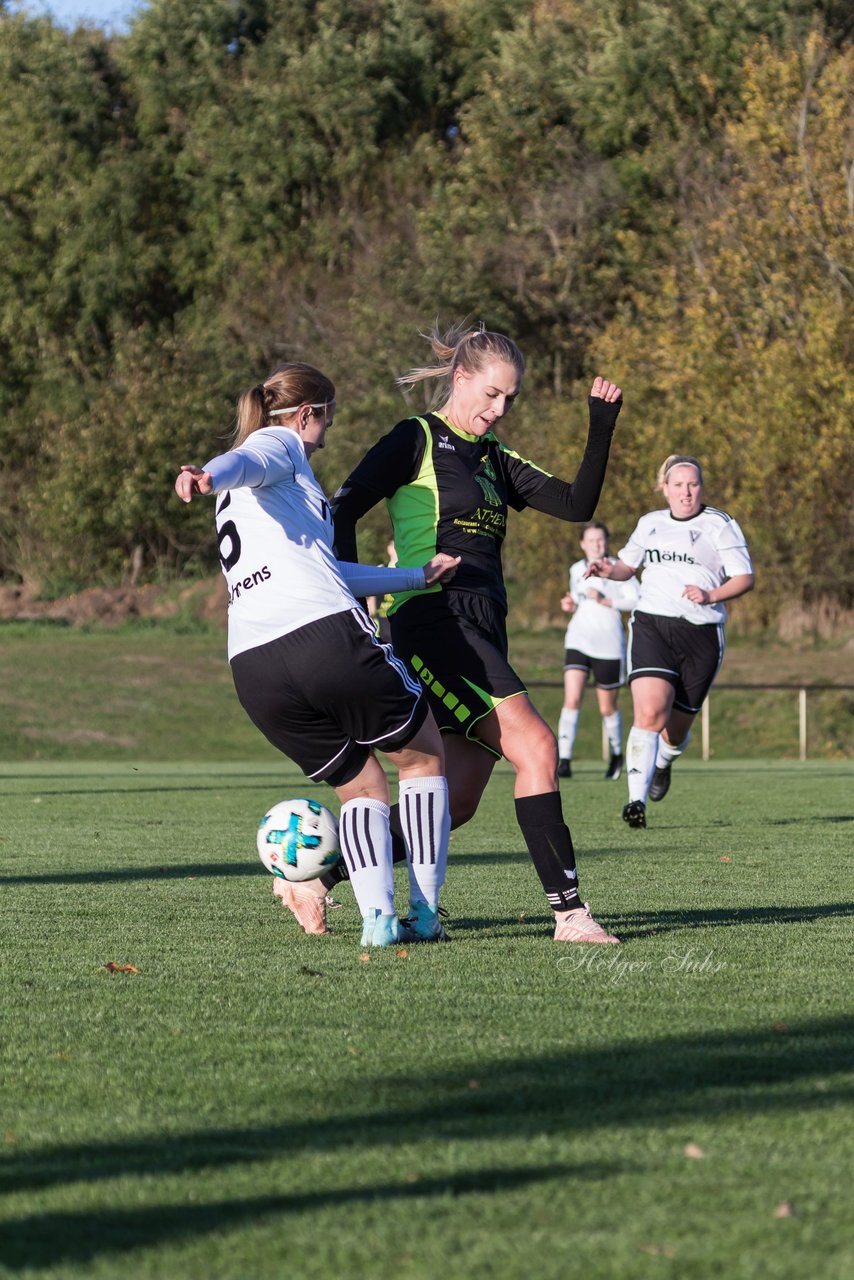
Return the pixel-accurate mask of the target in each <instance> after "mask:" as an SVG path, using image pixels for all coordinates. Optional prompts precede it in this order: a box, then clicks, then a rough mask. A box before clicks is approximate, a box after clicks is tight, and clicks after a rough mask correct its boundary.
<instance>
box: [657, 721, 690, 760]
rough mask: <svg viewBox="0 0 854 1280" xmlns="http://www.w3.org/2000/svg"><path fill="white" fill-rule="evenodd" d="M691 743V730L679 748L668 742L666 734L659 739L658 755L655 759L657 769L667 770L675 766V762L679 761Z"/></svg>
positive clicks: (660, 735)
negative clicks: (672, 765) (669, 766)
mask: <svg viewBox="0 0 854 1280" xmlns="http://www.w3.org/2000/svg"><path fill="white" fill-rule="evenodd" d="M690 741H691V730H690V729H689V730H688V732H687V733H686V734H685V737H684V739H683V741H682V742H680V743H679V745H678V746H674V744H673V743H672V742H666V741H665V739H664V734H659V737H658V754H657V755H656V757H655V767H656V769H666V768H667V766H668V765H669V764H673V761H674V760H678V759H679V757H680V756H681V754H682V752H683V751H684V750H685V748H686V747H687V745H688V743H689V742H690Z"/></svg>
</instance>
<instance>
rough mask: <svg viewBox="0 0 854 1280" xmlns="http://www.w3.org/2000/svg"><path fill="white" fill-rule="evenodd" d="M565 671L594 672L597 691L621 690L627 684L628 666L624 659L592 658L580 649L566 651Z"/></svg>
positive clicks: (564, 653)
mask: <svg viewBox="0 0 854 1280" xmlns="http://www.w3.org/2000/svg"><path fill="white" fill-rule="evenodd" d="M563 669H564V671H592V672H593V683H594V684H595V686H596V688H597V689H619V687H620V685H621V684H625V683H626V664H625V663H624V662H623V659H622V658H591V657H590V654H589V653H582V652H581V650H580V649H564V651H563Z"/></svg>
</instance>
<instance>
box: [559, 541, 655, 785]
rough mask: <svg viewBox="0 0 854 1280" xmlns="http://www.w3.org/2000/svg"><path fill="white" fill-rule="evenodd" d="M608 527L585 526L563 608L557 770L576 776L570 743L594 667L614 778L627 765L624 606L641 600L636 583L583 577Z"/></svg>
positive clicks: (602, 548)
mask: <svg viewBox="0 0 854 1280" xmlns="http://www.w3.org/2000/svg"><path fill="white" fill-rule="evenodd" d="M608 538H609V534H608V530H607V528H606V526H605V525H604V524H602V522H601V520H591V521H589V523H588V524H586V525H585V526H584V528H583V529H582V531H581V550H582V551H583V552H584V558H583V559H582V560H576V562H575V564H574V565H572V566H571V567H570V570H569V590H568V591H567V593H566V595H565V596H563V598H562V599H561V602H560V604H561V608H562V609H563V611H564V612H565V613H571V614H572V619H571V620H570V623H569V626H568V627H567V629H566V638H565V640H564V658H563V707H562V709H561V713H560V719H559V721H558V731H557V745H558V751H559V755H560V759H559V762H558V768H557V775H558V777H559V778H571V777H572V748H573V747H574V745H575V735H576V733H577V732H578V717H579V714H580V712H581V699H582V698H583V696H584V686H585V684H586V683H587V676H588V675H589V673H590V672H591V671H592V672H593V682H594V684H595V686H596V699H597V701H598V703H599V713H600V715H601V716H602V723H603V725H604V726H605V732H606V733H607V735H608V744H609V746H610V757H611V758H610V760H609V762H608V768H607V770H606V773H605V778H606V779H607V780H609V781H610V780H616V779H617V778H619V776H620V774H621V773H622V771H623V721H622V716H621V715H620V712H619V709H618V707H617V690H618V689H619V688H620V686H621V685H623V684H625V683H626V634H625V631H624V630H623V620H622V618H621V617H620V610H625V611H626V612H629V611H630V610H632V609H634V607H635V605H636V604H637V601H638V585H637V583H636V582H635V581H633V580H632V581H631V582H609V581H608V580H607V579H605V578H585V574H586V572H587V569H588V567H589V566H590V565H591V564H593V563H594V562H596V561H599V560H603V559H604V560H611V559H612V557H611V556H609V555H608Z"/></svg>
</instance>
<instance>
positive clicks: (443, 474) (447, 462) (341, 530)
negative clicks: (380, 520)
mask: <svg viewBox="0 0 854 1280" xmlns="http://www.w3.org/2000/svg"><path fill="white" fill-rule="evenodd" d="M590 406H591V409H590V415H591V426H590V433H589V436H588V440H587V447H586V449H585V453H584V458H583V460H582V463H581V467H580V468H579V472H578V475H577V476H576V479H575V481H574V482H573V483H572V484H569V483H567V482H566V481H563V480H559V479H557V477H555V476H552V475H550V474H549V473H548V472H547V471H543V470H542V468H540V467H537V466H536V465H535V464H534V463H533V462H529V461H527V460H526V459H525V458H522V457H520V456H519V454H518V453H516V452H514V450H512V449H509V448H508V447H507V446H506V445H504V444H502V443H501V441H500V440H499V439H498V438H497V437H496V436H495V435H493V434H492V432H489V433H488V434H487V435H485V436H474V435H469V434H468V433H466V432H463V431H459V430H458V429H457V428H456V427H454V426H453V425H452V424H451V423H450V422H449V421H448V419H447V418H445V417H443V416H442V415H441V414H436V413H428V414H425V415H424V417H413V418H405V419H404V420H403V421H402V422H398V424H397V425H396V426H395V427H393V428H392V430H391V431H390V432H389V433H388V435H386V436H383V437H382V439H381V440H379V441H378V442H377V443H376V444H375V445H374V446H373V448H371V449H370V450H369V451H368V453H367V454H366V455H365V457H364V458H363V459H362V461H361V462H360V463H359V465H358V466H357V467H356V469H355V471H354V472H353V473H352V474H351V475H350V476H349V478H348V479H347V480H346V481H345V482H344V484H343V485H342V486H341V488H340V489H339V491H338V493H337V494H336V495H335V498H334V500H333V508H332V517H333V520H334V523H335V550H336V554H337V555H338V557H339V559H342V560H350V559H352V560H356V559H357V548H356V524H357V522H358V520H359V519H360V518H361V517H362V516H363V515H364V514H365V512H367V511H369V510H370V509H371V507H373V506H375V505H376V503H377V502H379V501H380V500H381V499H385V501H386V503H387V505H388V510H389V514H390V516H391V522H392V528H393V530H394V542H395V548H396V551H397V563H398V564H399V565H421V564H424V563H426V561H428V560H429V559H431V557H432V556H434V555H436V553H437V552H439V551H443V552H446V553H447V554H449V555H455V556H456V555H458V556H461V557H462V563H461V564H460V567H459V569H458V570H457V572H456V575H455V577H454V582H453V585H454V589H455V590H459V591H475V592H478V593H479V594H481V595H485V596H488V597H489V598H490V599H492V600H494V601H495V602H496V603H497V604H498V605H500V607H501V608H502V609H504V610H506V608H507V595H506V591H505V587H504V576H503V572H502V568H501V546H502V543H503V541H504V536H505V533H506V531H507V512H508V509H509V508H511V507H512V508H513V509H514V510H516V511H521V510H523V509H524V508H525V507H532V508H534V509H535V510H537V511H544V512H546V513H548V514H550V515H554V516H557V517H558V518H560V519H563V520H577V521H579V520H589V519H590V518H591V516H592V515H593V512H594V511H595V509H596V503H597V502H598V500H599V494H600V492H601V488H602V482H603V480H604V477H605V467H606V465H607V461H608V451H609V448H610V443H611V436H612V434H613V430H614V424H615V422H616V417H617V412H618V406H617V405H610V404H605V402H604V401H602V400H598V399H597V400H592V399H591V401H590ZM600 406H601V408H600ZM606 411H610V412H606ZM440 589H441V588H440V587H438V586H436V587H433V588H430V590H433V591H438V590H440ZM410 594H412V593H406V592H404V593H400V594H398V595H396V596H395V601H394V605H393V606H392V609H391V610H390V612H393V611H394V610H395V609H397V608H398V607H399V606H400V605H401V604H402V603H403V602H404V601H405V600H407V599H408V598H409V596H410Z"/></svg>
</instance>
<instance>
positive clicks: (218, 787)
mask: <svg viewBox="0 0 854 1280" xmlns="http://www.w3.org/2000/svg"><path fill="white" fill-rule="evenodd" d="M236 776H237V775H236ZM271 783H275V785H276V787H277V788H278V787H279V785H282V786H284V785H287V786H288V787H289V788H290V787H291V786H293V787H294V788H297V787H301V789H302V790H304V791H306V792H307V793H308V794H309V795H311V794H312V793H313V792H314V789H315V787H314V783H306V780H305V778H297V779H295V780H294V782H293V783H292V782H291V781H290V779H289V778H286V779H284V781H282V779H281V777H279V778H278V779H276V778H273V777H272V775H271V778H270V779H268V780H267V781H266V782H247V781H246V779H245V778H243V779H241V780H240V786H239V788H238V790H240V791H269V790H270V789H271ZM223 790H226V788H225V787H224V786H223V785H222V784H221V783H217V782H214V783H204V784H200V785H193V786H187V784H186V783H185V782H181V781H180V779H178V780H177V781H176V782H175V784H174V786H171V787H134V786H130V787H62V788H60V787H39V789H38V794H39V796H40V797H43V796H145V795H154V796H172V795H183V794H184V793H185V792H187V793H190V792H194V791H223ZM3 795H4V796H23V797H24V798H27V797H29V796H32V795H33V789H32V787H26V788H24V789H23V790H19V791H12V790H10V789H9V788H8V787H4V788H3Z"/></svg>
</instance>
